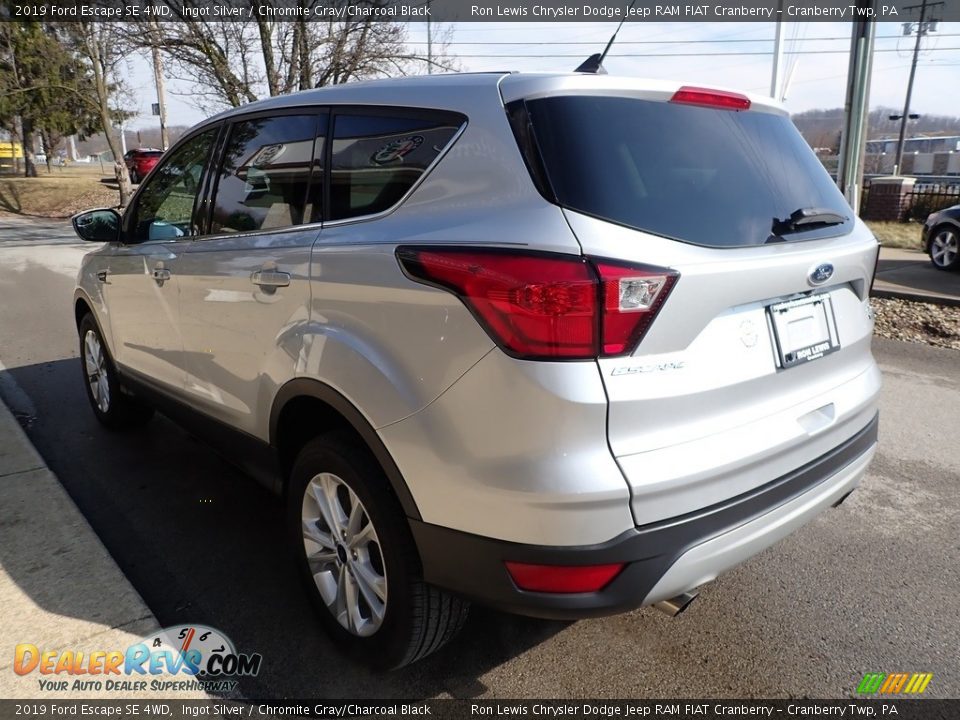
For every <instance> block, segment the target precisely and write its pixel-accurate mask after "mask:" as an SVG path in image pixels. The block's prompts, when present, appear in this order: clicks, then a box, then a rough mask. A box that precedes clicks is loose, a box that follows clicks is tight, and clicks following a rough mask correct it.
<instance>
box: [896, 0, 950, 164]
mask: <svg viewBox="0 0 960 720" xmlns="http://www.w3.org/2000/svg"><path fill="white" fill-rule="evenodd" d="M929 4H930V5H943V3H942V2H935V3H929ZM927 5H928V3H927V0H923V2H922V3H921V4H920V5H912V6H910V7H906V8H904V10H915V9H916V8H918V7H919V8H920V22H918V23H917V42H916V43H915V44H914V46H913V62H911V63H910V79H909V80H907V99H906V100H905V101H904V103H903V116H902V117H901V118H900V135H899V137H898V138H897V157H896V160H895V161H894V163H893V174H894V175H899V174H900V167H901V166H902V165H903V142H904V140H905V139H906V135H907V121H908V120H909V119H910V98H911V96H912V95H913V79H914V77H916V74H917V58H918V57H919V56H920V41H921V40H922V39H923V36H924V35H926V34H927V27H928V23H926V22H924V21H925V20H926V15H927ZM935 22H936V21H934V24H935ZM911 25H912V23H906V24H905V25H904V30H905V32H904V34H905V35H909V34H910V26H911Z"/></svg>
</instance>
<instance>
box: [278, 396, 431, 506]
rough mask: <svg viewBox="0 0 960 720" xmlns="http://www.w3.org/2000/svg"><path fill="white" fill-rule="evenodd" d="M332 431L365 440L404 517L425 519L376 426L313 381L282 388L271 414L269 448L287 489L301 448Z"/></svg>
mask: <svg viewBox="0 0 960 720" xmlns="http://www.w3.org/2000/svg"><path fill="white" fill-rule="evenodd" d="M331 430H346V431H347V432H350V433H351V434H353V435H355V436H356V437H357V438H358V439H359V440H360V441H362V442H363V443H364V445H365V446H366V447H367V448H368V449H369V450H370V452H371V454H372V455H373V457H374V459H375V460H376V461H377V463H378V464H379V465H380V467H381V468H382V469H383V471H384V474H385V475H386V476H387V480H388V481H389V482H390V486H391V488H392V489H393V492H394V494H395V495H396V496H397V499H398V500H399V502H400V505H401V507H402V508H403V512H404V514H405V515H406V516H407V517H408V518H412V519H414V520H420V519H422V518H421V516H420V511H419V510H418V509H417V504H416V502H415V501H414V499H413V495H412V494H411V492H410V488H409V487H408V486H407V483H406V480H404V478H403V475H402V474H401V472H400V469H399V468H398V467H397V465H396V463H395V462H394V460H393V457H392V456H391V455H390V452H389V451H388V450H387V447H386V445H384V444H383V441H382V440H381V439H380V436H379V435H378V434H377V432H376V430H374V428H373V426H372V425H371V424H370V423H369V422H368V421H367V419H366V418H365V417H364V416H363V414H362V413H361V412H360V411H359V410H358V409H357V408H356V407H355V406H354V405H353V403H351V402H350V400H348V399H347V398H346V397H344V396H343V395H342V394H341V393H339V392H338V391H337V390H334V389H333V388H332V387H330V386H329V385H327V384H325V383H323V382H321V381H319V380H313V379H311V378H295V379H293V380H290V381H288V382H287V383H286V384H285V385H283V386H282V387H281V388H280V390H279V391H278V392H277V395H276V397H275V398H274V401H273V407H272V408H271V411H270V445H271V446H272V447H273V448H274V449H275V450H276V453H277V459H278V461H279V464H280V470H281V474H282V482H283V486H284V488H285V487H286V483H287V478H288V477H289V474H290V469H291V468H292V467H293V462H294V460H295V459H296V455H297V453H298V452H299V450H300V448H302V447H303V445H304V444H305V443H306V442H308V441H309V440H311V439H312V438H314V437H316V436H317V435H318V434H320V433H322V432H328V431H331Z"/></svg>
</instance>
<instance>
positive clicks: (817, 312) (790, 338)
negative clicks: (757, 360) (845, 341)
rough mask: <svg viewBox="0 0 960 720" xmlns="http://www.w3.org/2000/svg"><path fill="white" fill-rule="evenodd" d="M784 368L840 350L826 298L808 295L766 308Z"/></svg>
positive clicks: (825, 296) (835, 328)
mask: <svg viewBox="0 0 960 720" xmlns="http://www.w3.org/2000/svg"><path fill="white" fill-rule="evenodd" d="M767 312H768V313H769V314H770V325H771V327H772V328H773V337H774V340H775V341H776V345H777V353H778V354H779V357H780V365H781V366H782V367H784V368H789V367H793V366H794V365H801V364H803V363H808V362H811V361H813V360H817V359H819V358H822V357H823V356H824V355H829V354H830V353H832V352H836V351H837V350H839V349H840V339H839V338H838V337H837V322H836V319H835V318H834V316H833V306H832V305H831V304H830V296H829V295H811V296H809V297H804V298H800V299H798V300H790V301H788V302H782V303H777V304H776V305H771V306H770V307H769V308H767Z"/></svg>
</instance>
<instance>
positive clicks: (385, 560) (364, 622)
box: [286, 433, 470, 670]
mask: <svg viewBox="0 0 960 720" xmlns="http://www.w3.org/2000/svg"><path fill="white" fill-rule="evenodd" d="M324 498H327V500H324ZM330 498H333V500H330ZM357 503H359V507H358V505H357ZM286 505H287V508H286V521H287V526H288V530H289V542H290V544H291V550H292V552H293V555H294V557H295V558H296V563H297V566H298V571H299V573H300V575H301V578H302V580H303V582H304V585H305V588H306V591H307V593H308V595H309V597H310V600H311V602H312V604H313V605H314V608H315V609H316V611H317V614H318V615H319V617H320V620H321V622H322V624H323V625H324V628H325V629H326V631H327V633H328V634H329V635H330V637H331V638H332V639H333V640H334V642H335V643H336V644H337V645H338V646H339V647H340V648H341V649H342V650H343V651H344V652H345V653H347V654H348V655H350V656H351V657H353V658H354V659H356V660H358V661H360V662H362V663H364V664H366V665H369V666H372V667H374V668H376V669H380V670H389V669H396V668H400V667H403V666H404V665H409V664H410V663H412V662H415V661H416V660H419V659H421V658H423V657H426V656H427V655H429V654H430V653H432V652H434V651H436V650H438V649H439V648H440V647H442V646H443V645H444V644H445V643H446V642H447V641H449V640H450V639H451V638H452V637H453V636H454V635H456V634H457V632H459V630H460V628H461V627H462V626H463V623H464V622H465V621H466V618H467V614H468V612H469V607H470V606H469V604H468V603H466V602H465V601H463V600H461V599H459V598H456V597H454V596H452V595H450V594H448V593H446V592H444V591H442V590H440V589H438V588H435V587H433V586H431V585H428V584H427V583H425V582H424V581H423V577H422V573H421V568H420V560H419V557H418V555H417V551H416V546H415V544H414V542H413V536H412V535H411V533H410V528H409V526H408V525H407V521H406V518H405V517H404V514H403V510H402V508H401V507H400V503H399V501H398V500H397V498H396V496H395V495H394V493H393V490H392V489H391V488H390V485H389V483H388V482H387V479H386V477H385V476H384V473H383V470H382V469H381V468H380V466H379V464H378V463H377V462H376V460H375V459H374V458H373V457H372V455H371V454H370V452H369V451H368V450H367V448H366V447H365V446H363V445H362V444H361V443H360V442H358V441H357V440H355V439H353V438H352V437H351V436H349V435H346V434H343V433H331V434H328V435H322V436H320V437H318V438H315V439H314V440H312V441H310V442H309V443H307V444H306V445H305V446H304V448H303V449H302V450H301V451H300V454H299V455H298V456H297V460H296V462H295V463H294V466H293V470H292V472H291V475H290V482H289V485H288V488H287V502H286ZM327 518H332V519H327ZM351 518H354V520H353V521H351ZM331 523H332V525H334V526H336V527H333V528H332V527H331ZM351 525H352V526H353V529H352V530H351ZM331 529H332V530H333V532H331ZM351 547H352V548H353V549H352V550H351ZM308 555H309V559H308ZM314 573H316V575H315V574H314ZM368 598H369V599H368ZM351 610H352V611H353V612H351Z"/></svg>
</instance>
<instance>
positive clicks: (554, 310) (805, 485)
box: [74, 73, 880, 667]
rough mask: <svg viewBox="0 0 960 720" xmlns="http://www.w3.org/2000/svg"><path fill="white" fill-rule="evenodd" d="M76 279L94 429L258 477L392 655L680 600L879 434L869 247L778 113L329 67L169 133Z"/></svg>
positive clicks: (568, 79)
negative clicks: (180, 446)
mask: <svg viewBox="0 0 960 720" xmlns="http://www.w3.org/2000/svg"><path fill="white" fill-rule="evenodd" d="M74 225H75V228H76V230H77V232H78V234H79V235H80V236H81V237H83V238H84V239H86V240H94V241H102V242H104V243H105V244H104V246H103V247H102V248H101V249H99V250H97V251H95V252H93V253H91V254H89V255H88V256H87V257H86V259H85V261H84V263H83V267H82V269H81V271H80V277H79V282H78V288H77V291H76V296H75V307H74V310H75V313H76V321H77V327H78V329H79V333H80V347H81V355H82V362H83V373H84V382H85V383H86V387H87V390H88V394H89V397H90V401H91V404H92V407H93V411H94V413H95V414H96V416H97V418H98V419H99V420H100V421H101V422H102V423H103V424H104V425H105V426H107V427H108V428H111V429H119V430H123V429H127V428H131V427H134V426H137V425H140V424H142V423H144V422H145V421H146V420H148V419H149V418H150V415H151V413H152V412H153V410H152V409H153V408H159V409H160V410H161V411H162V412H163V413H164V414H166V415H169V416H170V417H172V418H175V419H176V420H178V421H179V422H181V423H183V424H184V425H186V426H187V427H188V428H189V429H190V430H191V431H192V432H194V433H195V434H197V435H200V436H203V437H205V438H207V439H208V440H209V441H210V442H211V443H212V444H214V445H215V446H216V447H218V448H220V449H221V451H222V452H224V453H225V454H226V456H227V457H228V458H229V459H230V460H231V461H233V462H235V463H236V464H238V465H239V466H241V467H242V468H244V469H246V470H247V471H248V472H250V473H251V474H253V475H255V476H256V477H257V478H259V479H262V480H263V482H265V483H267V484H269V485H270V486H271V487H273V488H275V489H276V491H277V492H278V493H282V495H283V497H284V498H285V505H286V520H287V524H288V528H289V536H290V552H291V553H292V554H293V556H294V557H295V559H296V562H297V564H298V567H299V571H300V572H301V573H302V575H303V577H304V580H305V584H306V586H307V591H308V592H309V594H310V597H311V598H312V600H313V602H314V604H315V605H316V606H317V609H318V611H319V614H320V617H321V618H322V619H323V621H324V623H325V625H326V627H327V628H328V629H329V631H330V634H331V635H332V636H333V638H334V639H335V640H336V641H338V643H339V644H340V645H341V646H342V647H343V648H345V649H346V650H347V651H348V652H350V653H351V654H354V655H358V656H361V657H363V658H365V659H367V660H368V661H369V662H371V663H373V664H376V665H379V666H381V667H398V666H401V665H404V664H406V663H410V662H412V661H414V660H417V659H418V658H421V657H423V656H425V655H427V654H428V653H430V652H432V651H434V650H436V649H437V648H439V647H440V646H441V645H443V644H444V642H446V641H447V640H448V639H449V638H450V637H452V636H453V635H454V633H455V632H456V631H457V630H458V629H459V628H460V626H461V625H462V624H463V622H464V619H465V617H466V614H467V608H468V603H469V602H470V601H476V602H478V603H482V604H484V605H490V606H494V607H497V608H501V609H504V610H507V611H511V612H516V613H523V614H528V615H533V616H541V617H553V618H579V617H586V616H595V615H604V614H610V613H616V612H621V611H624V610H628V609H630V608H636V607H639V606H644V605H652V604H656V605H658V606H659V607H660V608H661V609H664V610H666V611H668V612H670V613H673V614H675V613H677V612H679V611H680V610H682V609H683V608H684V607H685V606H686V604H687V603H688V602H689V601H690V599H692V597H693V594H692V591H693V590H694V589H695V588H697V587H698V586H701V585H703V584H704V583H707V582H708V581H710V580H712V579H714V578H715V577H716V576H717V575H718V574H719V573H721V572H723V571H725V570H727V569H728V568H731V567H733V566H735V565H737V564H738V563H740V562H742V561H743V560H745V559H746V558H748V557H750V556H752V555H753V554H755V553H757V552H758V551H760V550H762V549H763V548H766V547H768V546H769V545H771V544H773V543H774V542H775V541H776V540H778V539H779V538H782V537H784V536H785V535H787V534H788V533H790V532H791V531H792V530H794V529H796V528H797V527H799V526H801V525H802V524H804V523H806V522H808V521H809V520H810V519H811V518H813V517H814V516H815V515H816V514H817V513H819V512H820V511H821V510H823V509H824V508H827V507H830V506H833V505H837V504H838V503H840V502H841V501H842V500H843V499H844V498H845V497H846V496H847V495H848V494H849V493H850V492H851V491H852V490H853V489H854V488H855V487H856V485H857V484H858V482H859V481H860V478H861V477H862V476H863V473H864V471H865V469H866V467H867V464H868V463H869V462H870V459H871V457H872V456H873V453H874V451H875V448H876V440H877V402H876V401H877V393H878V389H879V387H880V373H879V371H878V369H877V366H876V364H875V363H874V360H873V358H872V356H871V354H870V339H871V334H872V325H873V321H872V315H871V312H870V306H869V301H868V295H869V290H870V284H871V279H872V276H873V272H874V268H875V265H876V260H877V251H878V249H877V242H876V241H875V239H874V238H873V237H872V235H871V234H870V233H869V231H868V230H867V229H866V228H865V227H864V225H863V224H862V223H861V222H860V221H859V220H858V219H857V218H856V217H855V215H854V213H853V212H852V211H851V209H850V207H849V206H848V205H847V203H846V202H845V201H844V198H843V197H842V195H841V194H840V193H839V192H838V191H837V188H836V187H835V185H834V184H833V182H832V181H831V180H830V177H829V176H828V175H827V173H826V172H825V171H824V169H823V168H822V167H821V165H820V163H819V162H818V161H817V158H816V157H815V156H814V154H813V153H812V152H811V150H810V148H808V147H807V145H806V144H805V143H804V141H803V139H802V138H801V137H800V135H799V134H798V133H797V131H796V130H795V128H794V127H793V126H792V124H791V123H790V120H789V118H788V117H787V115H786V113H785V112H784V111H783V109H782V108H781V107H779V106H776V105H772V104H771V101H770V100H769V99H767V98H760V97H752V96H748V95H742V94H739V93H733V92H729V91H721V90H712V89H704V88H694V87H687V86H680V85H679V84H676V83H669V82H651V81H640V80H634V79H624V78H615V77H610V76H605V75H583V74H510V73H485V74H471V75H448V76H434V77H422V78H407V79H398V80H386V81H377V82H368V83H356V84H349V85H343V86H338V87H333V88H328V89H321V90H313V91H307V92H304V93H300V94H297V95H290V96H286V97H277V98H272V99H270V100H266V101H263V102H258V103H254V104H251V105H247V106H244V107H242V108H237V109H235V110H231V111H229V112H227V113H224V114H222V115H218V116H217V117H214V118H212V119H210V120H208V121H206V122H203V123H201V124H200V125H198V126H197V127H196V128H194V129H193V130H191V131H190V132H189V133H188V134H187V135H186V137H184V138H183V139H182V140H181V141H180V142H179V143H177V145H176V146H175V147H174V148H173V149H171V150H170V151H169V152H168V153H166V154H165V155H164V157H163V159H162V160H161V161H160V163H159V164H158V166H157V167H156V168H155V169H154V170H153V171H152V172H151V173H150V175H149V176H148V177H147V178H146V179H145V180H144V182H143V184H142V185H141V187H140V189H139V191H138V192H137V193H136V195H135V196H134V198H133V200H132V202H131V204H130V206H129V207H128V208H127V209H126V212H124V213H123V215H122V217H121V216H120V215H119V214H117V213H116V212H114V211H112V210H96V211H90V212H87V213H83V214H81V215H78V216H77V217H75V218H74Z"/></svg>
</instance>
